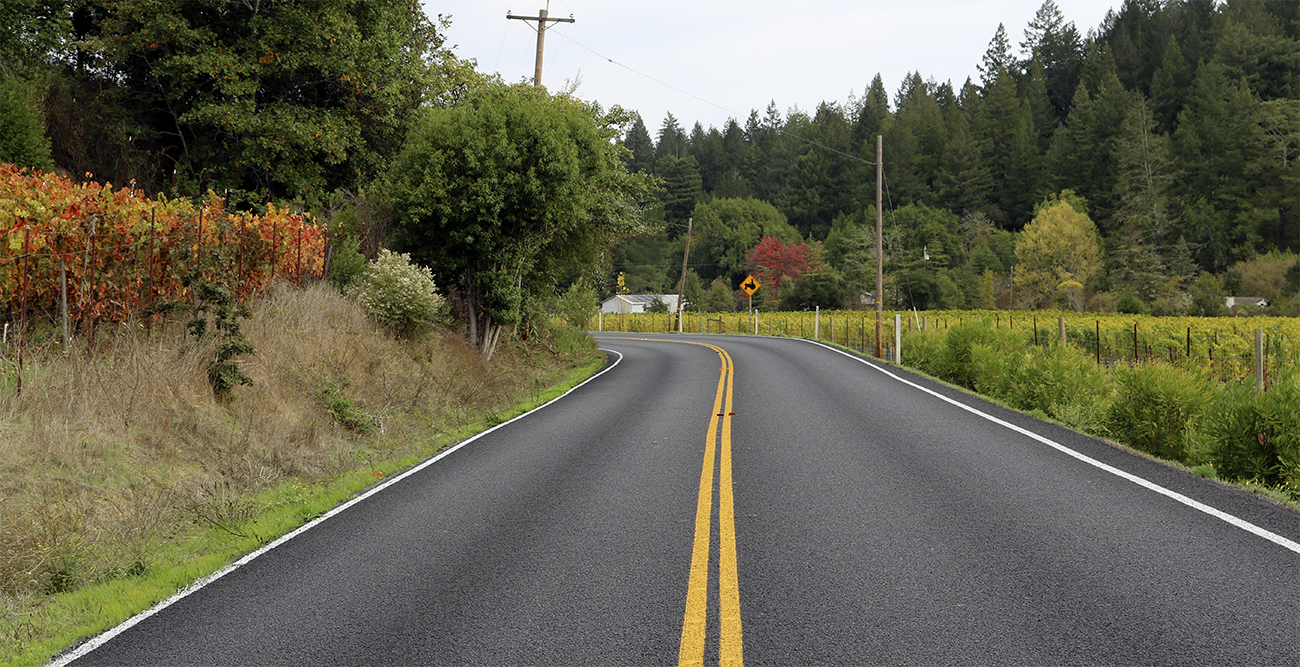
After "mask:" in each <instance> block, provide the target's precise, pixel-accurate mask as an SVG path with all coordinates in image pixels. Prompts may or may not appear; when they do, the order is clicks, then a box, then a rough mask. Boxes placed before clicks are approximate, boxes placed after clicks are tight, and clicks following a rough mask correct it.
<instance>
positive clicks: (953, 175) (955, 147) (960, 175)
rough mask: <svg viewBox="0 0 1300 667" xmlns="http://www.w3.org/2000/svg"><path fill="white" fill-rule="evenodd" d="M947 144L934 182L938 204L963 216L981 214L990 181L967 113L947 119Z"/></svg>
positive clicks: (991, 182) (987, 169) (986, 166)
mask: <svg viewBox="0 0 1300 667" xmlns="http://www.w3.org/2000/svg"><path fill="white" fill-rule="evenodd" d="M947 125H948V142H947V144H946V145H945V146H944V153H943V164H942V167H941V168H940V170H939V176H938V178H937V179H936V186H937V187H938V191H939V201H940V202H941V203H942V204H943V205H944V206H946V207H947V208H949V209H950V210H953V211H956V212H958V213H961V214H963V215H965V214H966V213H971V212H975V211H982V210H983V209H984V207H985V206H986V205H987V204H988V199H989V193H990V191H991V190H992V187H993V177H992V174H991V173H990V172H989V168H988V165H987V164H985V163H984V161H983V155H982V151H981V150H980V146H979V143H978V142H977V141H976V139H975V136H974V135H973V134H972V133H971V128H970V121H969V120H967V113H966V112H965V111H964V110H958V111H956V112H954V113H952V114H951V115H949V116H948V122H947Z"/></svg>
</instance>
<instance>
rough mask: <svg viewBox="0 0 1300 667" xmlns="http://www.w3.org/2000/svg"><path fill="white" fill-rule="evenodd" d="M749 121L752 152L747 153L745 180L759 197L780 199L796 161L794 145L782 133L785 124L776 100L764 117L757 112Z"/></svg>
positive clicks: (748, 132) (747, 130)
mask: <svg viewBox="0 0 1300 667" xmlns="http://www.w3.org/2000/svg"><path fill="white" fill-rule="evenodd" d="M750 121H751V122H750V123H749V124H747V126H746V134H748V135H749V151H748V152H746V154H745V168H744V173H745V180H746V181H747V182H748V183H749V186H750V188H752V189H753V192H754V195H755V196H756V197H758V198H759V199H762V200H764V201H778V200H779V199H780V197H781V194H782V192H784V190H785V184H786V180H787V179H788V178H789V174H790V169H791V167H792V166H793V161H794V160H793V156H792V155H791V153H792V150H791V148H792V147H791V146H790V144H789V141H787V140H786V137H785V136H784V135H783V134H782V131H783V126H784V123H783V122H782V120H781V112H780V111H779V110H778V109H777V107H776V101H775V100H773V101H772V102H770V103H769V104H768V105H767V113H766V114H765V115H764V116H763V117H762V118H761V120H760V119H759V117H758V113H757V112H755V113H753V114H750ZM755 121H757V122H755Z"/></svg>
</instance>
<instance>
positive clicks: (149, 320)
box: [144, 207, 158, 340]
mask: <svg viewBox="0 0 1300 667" xmlns="http://www.w3.org/2000/svg"><path fill="white" fill-rule="evenodd" d="M157 213H158V209H157V208H156V207H150V209H149V261H147V262H145V264H146V265H147V266H148V267H149V286H148V290H149V291H148V293H147V294H146V295H145V311H144V312H145V317H144V337H145V340H148V339H149V338H152V337H153V262H154V254H153V237H154V225H155V224H156V223H157Z"/></svg>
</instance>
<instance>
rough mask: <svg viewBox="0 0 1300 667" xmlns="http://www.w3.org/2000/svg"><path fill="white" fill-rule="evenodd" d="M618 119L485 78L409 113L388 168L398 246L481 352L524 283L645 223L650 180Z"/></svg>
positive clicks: (552, 276) (518, 310)
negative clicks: (445, 297)
mask: <svg viewBox="0 0 1300 667" xmlns="http://www.w3.org/2000/svg"><path fill="white" fill-rule="evenodd" d="M630 120H631V119H630V118H629V117H628V116H627V114H625V113H624V112H622V111H620V110H617V109H616V110H615V111H613V112H611V113H609V114H605V113H602V112H601V111H600V109H599V108H598V107H595V106H592V105H588V104H585V103H582V102H580V101H578V100H575V99H573V98H570V97H568V96H565V95H556V96H552V95H549V94H547V93H546V91H545V90H542V89H538V88H533V87H530V86H505V85H501V84H495V83H493V84H485V85H483V86H481V87H479V88H478V89H476V90H474V91H472V92H471V93H470V95H469V96H468V97H467V98H466V99H465V100H463V101H461V102H460V103H459V104H456V105H455V106H452V107H450V108H447V109H430V110H428V111H427V112H426V113H425V114H424V115H423V116H422V117H421V118H420V119H419V121H418V123H417V125H416V127H415V129H414V130H413V132H412V133H411V136H410V138H409V139H408V143H407V146H406V149H405V150H404V151H403V152H402V154H401V156H400V157H399V158H398V160H397V161H396V162H395V164H394V165H393V169H392V171H391V172H390V180H391V191H392V197H393V200H394V212H395V213H396V215H397V216H398V224H399V225H400V231H399V235H398V239H397V241H398V245H399V246H400V247H401V248H402V249H403V250H407V251H409V252H411V254H412V255H413V256H414V257H416V258H417V259H419V260H421V261H422V263H425V264H427V265H429V266H430V267H432V268H433V269H434V271H435V272H436V273H437V274H438V275H439V284H442V285H455V286H457V287H458V288H459V289H460V291H461V293H462V294H463V296H464V300H465V304H466V307H467V313H468V332H469V336H470V338H471V340H473V342H474V343H475V344H477V345H479V346H480V347H481V349H482V350H483V352H484V355H485V356H486V357H488V358H490V357H491V355H492V353H493V351H494V350H495V347H496V344H497V342H498V340H499V339H500V336H501V333H502V329H503V328H505V327H507V326H510V325H514V324H516V323H518V322H519V321H520V319H521V316H522V313H523V310H524V308H523V306H524V301H525V299H526V297H527V295H528V293H529V292H530V291H534V290H535V291H536V292H538V293H540V292H541V291H542V290H543V289H546V290H549V289H550V288H551V287H553V285H554V284H555V281H556V280H557V279H558V274H560V273H561V272H562V271H561V269H562V268H565V269H569V270H572V269H573V268H574V267H575V266H576V267H583V266H588V267H590V266H593V265H595V264H597V263H598V262H597V259H598V255H599V253H601V252H604V251H606V250H607V249H608V247H609V245H610V244H611V243H612V242H613V241H614V240H616V239H619V238H622V237H625V236H631V235H634V234H638V233H642V232H645V231H647V230H646V229H645V227H644V224H643V220H642V217H641V215H640V210H639V207H638V202H643V201H645V200H646V199H647V198H648V197H649V194H650V193H649V189H650V187H651V181H650V180H649V177H647V176H646V175H645V174H644V173H641V172H638V173H637V174H629V173H628V172H627V168H626V164H625V163H624V161H623V160H624V157H625V155H626V150H625V149H623V148H622V146H621V145H619V144H618V143H617V142H616V138H617V136H618V133H619V131H620V129H621V127H622V126H623V125H625V124H626V123H627V122H630ZM543 283H544V284H543Z"/></svg>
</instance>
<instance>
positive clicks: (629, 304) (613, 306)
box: [600, 294, 677, 313]
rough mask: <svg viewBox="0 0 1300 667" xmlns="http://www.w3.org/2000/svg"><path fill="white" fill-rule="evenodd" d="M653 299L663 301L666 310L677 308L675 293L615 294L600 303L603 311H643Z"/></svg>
mask: <svg viewBox="0 0 1300 667" xmlns="http://www.w3.org/2000/svg"><path fill="white" fill-rule="evenodd" d="M655 301H663V302H664V303H665V304H667V305H668V310H670V311H675V310H677V295H676V294H615V295H614V296H611V297H609V298H608V299H605V302H604V303H602V304H600V311H601V312H603V313H644V312H645V310H646V308H648V307H650V304H652V303H654V302H655Z"/></svg>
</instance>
